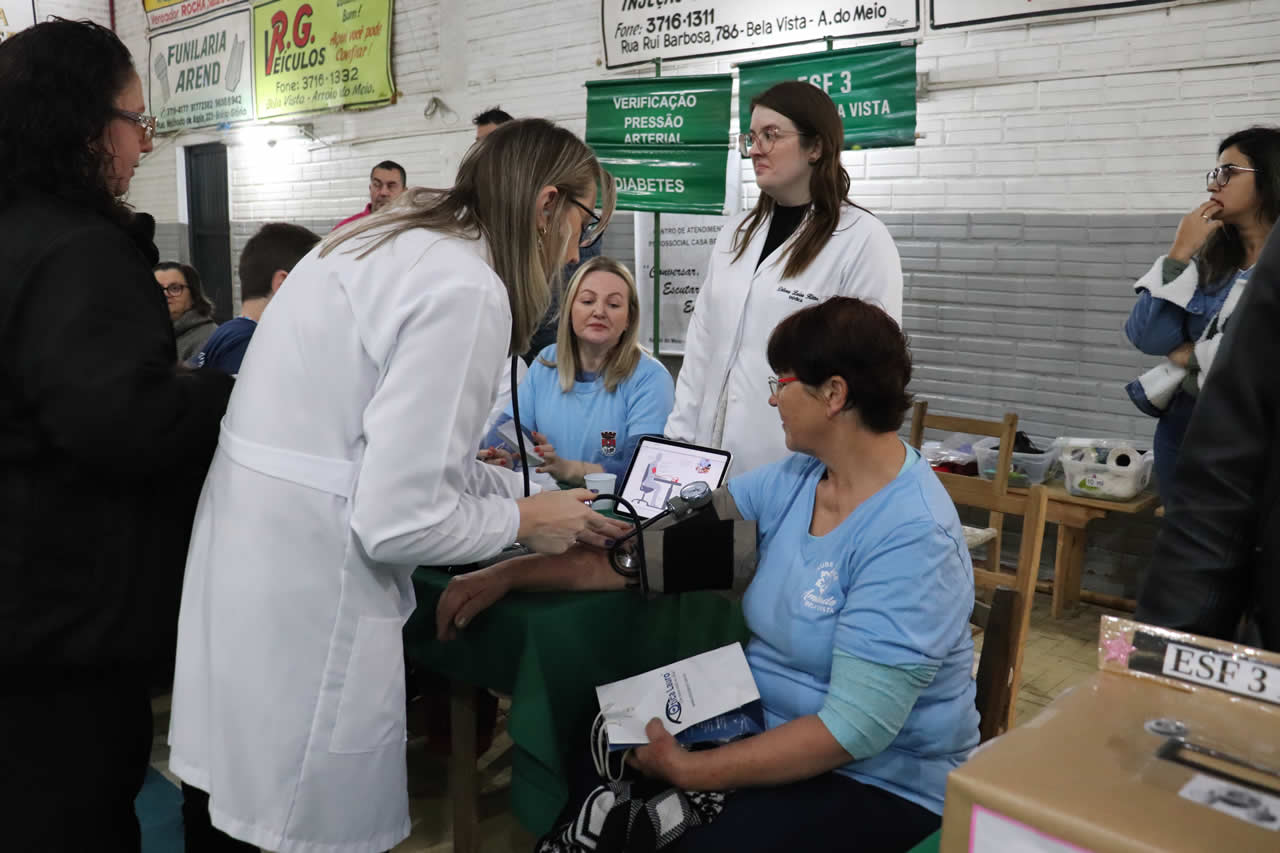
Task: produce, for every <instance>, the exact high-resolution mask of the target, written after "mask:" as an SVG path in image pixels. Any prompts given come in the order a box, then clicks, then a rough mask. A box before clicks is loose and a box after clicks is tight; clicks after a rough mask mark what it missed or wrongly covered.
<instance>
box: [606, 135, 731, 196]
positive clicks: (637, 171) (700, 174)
mask: <svg viewBox="0 0 1280 853" xmlns="http://www.w3.org/2000/svg"><path fill="white" fill-rule="evenodd" d="M591 147H592V148H593V149H595V152H596V157H597V158H599V160H600V164H601V165H602V166H604V167H605V169H607V170H608V171H609V174H611V175H613V181H614V185H615V187H616V188H617V191H618V204H617V207H618V209H619V210H647V211H651V212H655V213H666V212H672V213H724V212H725V210H726V200H727V199H733V198H734V193H732V192H731V191H730V184H731V183H732V184H734V185H736V184H737V182H738V174H737V169H738V158H737V156H736V155H735V156H733V157H730V156H729V149H728V148H727V147H726V146H724V145H685V146H681V147H680V148H670V149H663V148H640V147H634V146H627V145H593V146H591Z"/></svg>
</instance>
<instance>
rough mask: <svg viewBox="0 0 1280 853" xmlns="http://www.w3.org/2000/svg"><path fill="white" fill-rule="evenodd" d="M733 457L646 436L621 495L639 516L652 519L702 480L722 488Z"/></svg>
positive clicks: (634, 459)
mask: <svg viewBox="0 0 1280 853" xmlns="http://www.w3.org/2000/svg"><path fill="white" fill-rule="evenodd" d="M731 458H732V456H731V455H730V453H729V451H727V450H717V449H715V448H713V447H700V446H698V445H696V444H685V443H684V442H680V441H670V440H668V439H665V438H653V437H649V436H646V437H644V438H642V439H640V443H639V444H638V445H637V446H636V452H635V456H633V457H632V458H631V467H630V468H628V469H627V478H626V480H625V482H624V484H623V487H622V491H621V493H620V494H621V495H622V497H623V498H625V499H626V500H627V501H629V502H630V503H631V505H632V506H633V507H635V510H636V514H637V515H639V516H640V517H641V518H652V517H653V516H655V515H657V514H658V513H660V512H662V510H664V509H666V506H667V501H668V500H670V499H671V498H673V497H676V496H677V495H679V494H680V489H682V488H683V487H685V486H687V485H688V484H690V483H693V482H696V481H698V480H702V481H703V482H705V483H706V484H707V485H709V486H711V488H713V489H715V488H719V487H720V486H722V485H723V484H724V478H725V474H727V473H728V471H729V461H730V459H731Z"/></svg>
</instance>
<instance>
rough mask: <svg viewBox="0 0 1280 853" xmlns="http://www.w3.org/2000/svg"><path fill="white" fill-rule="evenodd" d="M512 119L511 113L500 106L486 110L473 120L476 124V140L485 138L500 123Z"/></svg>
mask: <svg viewBox="0 0 1280 853" xmlns="http://www.w3.org/2000/svg"><path fill="white" fill-rule="evenodd" d="M509 121H511V113H508V112H505V111H504V110H502V109H501V108H500V107H494V108H493V109H489V110H485V111H484V112H482V113H480V115H478V116H476V117H475V118H473V119H472V120H471V123H472V124H474V125H475V126H476V140H477V141H478V140H481V139H484V138H485V137H486V136H488V135H489V134H491V133H493V131H494V129H495V128H497V126H498V125H500V124H506V123H507V122H509Z"/></svg>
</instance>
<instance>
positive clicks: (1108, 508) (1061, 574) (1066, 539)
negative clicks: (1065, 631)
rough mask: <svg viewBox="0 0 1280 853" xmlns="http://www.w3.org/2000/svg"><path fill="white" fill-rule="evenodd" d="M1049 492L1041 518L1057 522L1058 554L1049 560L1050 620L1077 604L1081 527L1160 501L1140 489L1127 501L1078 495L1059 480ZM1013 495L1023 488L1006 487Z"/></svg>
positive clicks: (1081, 566)
mask: <svg viewBox="0 0 1280 853" xmlns="http://www.w3.org/2000/svg"><path fill="white" fill-rule="evenodd" d="M1046 488H1047V489H1048V491H1049V511H1048V514H1047V515H1046V516H1045V520H1046V521H1048V522H1050V523H1054V524H1057V525H1058V553H1057V555H1056V556H1055V557H1054V562H1053V604H1052V611H1051V612H1052V615H1053V618H1054V619H1061V618H1062V616H1063V614H1064V613H1065V612H1066V611H1067V610H1068V609H1069V608H1072V607H1075V606H1076V605H1077V604H1079V603H1080V582H1081V579H1082V577H1083V574H1084V546H1085V526H1086V525H1088V523H1089V522H1090V521H1093V520H1094V519H1096V518H1105V517H1106V515H1107V514H1108V513H1113V512H1118V513H1123V514H1125V515H1136V514H1137V513H1140V512H1145V511H1146V510H1148V509H1150V508H1151V507H1153V506H1155V505H1156V504H1158V503H1159V502H1160V498H1159V496H1157V495H1156V493H1155V492H1151V491H1147V492H1142V493H1141V494H1139V495H1138V496H1137V497H1136V498H1133V499H1132V500H1127V501H1106V500H1099V499H1097V498H1082V497H1077V496H1076V495H1073V494H1071V493H1070V492H1068V491H1067V488H1066V486H1064V485H1063V484H1062V483H1053V484H1049V485H1046ZM1009 491H1010V492H1014V493H1016V494H1026V492H1027V490H1026V489H1010V490H1009Z"/></svg>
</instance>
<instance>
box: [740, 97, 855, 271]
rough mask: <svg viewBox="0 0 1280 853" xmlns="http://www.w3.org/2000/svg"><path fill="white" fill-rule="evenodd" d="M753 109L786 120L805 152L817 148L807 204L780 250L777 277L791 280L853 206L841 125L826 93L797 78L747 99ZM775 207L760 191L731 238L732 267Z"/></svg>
mask: <svg viewBox="0 0 1280 853" xmlns="http://www.w3.org/2000/svg"><path fill="white" fill-rule="evenodd" d="M756 107H765V108H767V109H771V110H773V111H774V112H777V113H781V114H782V115H784V116H786V117H787V118H789V119H791V121H792V122H793V123H794V124H795V126H796V130H798V131H800V134H801V136H800V144H801V145H802V146H804V148H805V149H806V150H811V149H813V148H814V147H817V148H818V159H817V161H816V162H815V163H814V164H813V171H812V172H811V173H810V175H809V196H810V198H811V199H812V206H811V209H810V212H809V215H808V216H807V217H805V220H804V222H803V224H801V226H800V232H799V235H798V236H797V237H796V240H795V242H794V243H792V244H791V246H790V247H789V248H788V249H787V250H786V260H787V264H786V266H785V267H784V268H783V271H782V277H783V278H793V277H795V276H798V275H800V274H801V273H802V272H804V271H805V269H807V268H808V266H809V264H811V263H813V259H814V258H816V257H818V253H819V252H821V251H822V249H823V247H824V246H826V245H827V241H828V240H830V239H831V235H832V233H833V232H834V231H835V230H836V228H837V227H838V226H839V225H840V208H841V206H842V205H845V204H850V205H853V202H852V201H850V200H849V173H848V172H846V171H845V169H844V165H843V164H841V162H840V151H841V149H842V148H844V125H843V124H842V123H841V122H840V114H839V113H838V112H837V111H836V105H835V103H833V102H832V100H831V98H829V97H828V96H827V93H826V92H824V91H822V90H821V89H819V88H818V87H817V86H812V85H810V84H808V83H802V82H800V81H798V80H788V81H786V82H783V83H778V84H777V85H776V86H770V87H769V88H768V89H766V90H765V91H764V92H762V93H760V94H759V95H757V96H755V97H754V98H752V99H751V109H752V110H755V108H756ZM775 204H776V202H775V201H774V200H773V198H772V197H771V196H770V195H769V194H768V193H765V192H762V193H760V198H759V200H758V201H757V202H756V206H755V208H754V209H753V210H752V211H751V215H750V216H748V217H747V218H746V219H744V220H743V221H742V224H741V225H739V226H738V230H737V231H736V232H735V233H734V235H733V248H734V251H735V252H736V253H737V254H735V255H734V256H733V260H734V263H737V262H738V261H739V260H741V259H742V256H743V255H744V254H745V253H746V251H747V245H748V244H749V243H750V242H751V238H752V237H754V236H755V234H756V231H757V230H759V228H760V226H761V225H763V224H764V223H765V222H767V221H768V219H769V217H770V215H772V213H773V208H774V205H775ZM853 206H855V207H857V205H853Z"/></svg>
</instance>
